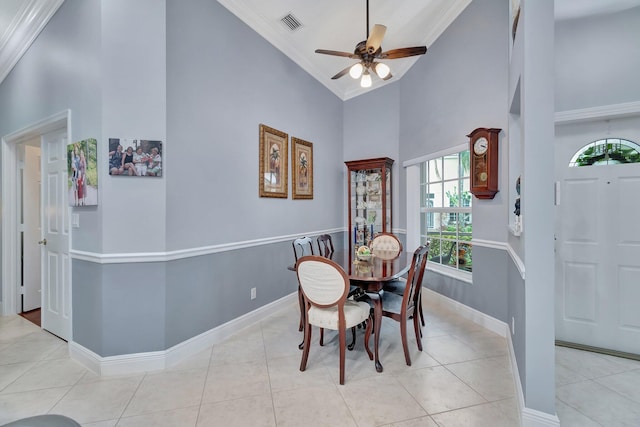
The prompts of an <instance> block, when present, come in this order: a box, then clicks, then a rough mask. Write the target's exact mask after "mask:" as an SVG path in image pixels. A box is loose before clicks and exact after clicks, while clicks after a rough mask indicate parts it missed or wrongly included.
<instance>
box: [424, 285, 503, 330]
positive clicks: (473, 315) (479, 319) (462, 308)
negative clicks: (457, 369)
mask: <svg viewBox="0 0 640 427" xmlns="http://www.w3.org/2000/svg"><path fill="white" fill-rule="evenodd" d="M422 294H423V295H424V296H425V297H426V298H430V299H431V300H434V301H436V302H437V303H438V304H442V305H446V306H447V307H448V308H449V309H450V310H451V311H454V312H456V313H457V314H459V315H460V316H462V317H464V318H465V319H469V320H471V321H472V322H474V323H477V324H478V325H480V326H482V327H483V328H485V329H488V330H490V331H491V332H493V333H496V334H498V335H500V336H501V337H505V338H506V337H507V336H508V335H509V326H507V324H506V323H504V322H502V321H500V320H498V319H496V318H493V317H491V316H488V315H486V314H484V313H482V312H480V311H478V310H476V309H474V308H471V307H469V306H466V305H464V304H462V303H460V302H458V301H455V300H453V299H451V298H449V297H446V296H444V295H442V294H439V293H438V292H436V291H433V290H431V289H428V288H425V287H423V288H422Z"/></svg>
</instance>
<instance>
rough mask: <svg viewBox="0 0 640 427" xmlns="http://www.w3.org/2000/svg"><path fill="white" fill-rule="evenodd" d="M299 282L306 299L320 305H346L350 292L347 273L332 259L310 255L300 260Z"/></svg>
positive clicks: (297, 271)
mask: <svg viewBox="0 0 640 427" xmlns="http://www.w3.org/2000/svg"><path fill="white" fill-rule="evenodd" d="M296 273H297V275H298V283H300V288H301V289H302V293H303V294H304V296H305V299H306V300H307V301H308V302H309V303H310V304H312V305H315V306H318V307H324V308H326V307H331V306H334V305H338V306H340V307H341V306H344V302H345V301H346V299H347V296H348V294H349V277H348V276H347V273H345V272H344V270H343V269H342V268H341V267H340V266H339V265H338V264H336V263H335V262H333V261H331V260H330V259H327V258H324V257H321V256H318V255H309V256H303V257H302V258H300V259H299V260H298V264H297V267H296Z"/></svg>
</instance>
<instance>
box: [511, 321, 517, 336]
mask: <svg viewBox="0 0 640 427" xmlns="http://www.w3.org/2000/svg"><path fill="white" fill-rule="evenodd" d="M515 334H516V318H515V317H512V318H511V335H515Z"/></svg>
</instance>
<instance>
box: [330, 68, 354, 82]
mask: <svg viewBox="0 0 640 427" xmlns="http://www.w3.org/2000/svg"><path fill="white" fill-rule="evenodd" d="M351 67H353V65H349V66H348V67H347V68H345V69H344V70H342V71H340V72H339V73H338V74H336V75H335V76H333V77H331V80H336V79H339V78H340V77H342V76H344V75H345V74H347V73H349V70H350V69H351Z"/></svg>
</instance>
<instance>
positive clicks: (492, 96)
mask: <svg viewBox="0 0 640 427" xmlns="http://www.w3.org/2000/svg"><path fill="white" fill-rule="evenodd" d="M507 26H508V7H506V2H496V1H488V0H476V1H473V2H472V3H471V4H470V5H469V6H467V8H466V9H465V10H464V11H463V12H462V14H461V15H460V16H459V17H458V19H456V20H455V21H454V22H453V24H452V25H451V26H450V27H449V28H448V29H447V30H446V31H445V32H444V33H443V34H442V35H441V36H440V37H439V38H438V40H436V42H435V43H434V44H433V45H432V46H429V47H428V51H427V54H426V55H425V56H424V57H423V58H421V59H420V60H419V61H418V62H417V63H416V64H415V65H414V66H413V67H412V68H411V70H409V72H408V73H407V74H406V75H405V76H404V77H403V79H402V80H401V82H400V88H401V90H400V100H401V103H400V157H401V158H400V160H401V161H405V160H410V159H413V158H417V157H420V156H424V155H426V154H430V153H434V152H438V151H441V150H444V149H446V148H448V147H451V146H455V145H460V144H466V143H468V141H469V138H467V137H466V135H467V134H468V133H470V132H471V131H472V130H474V129H475V128H477V127H496V128H502V129H505V130H503V132H501V134H500V139H501V142H500V150H501V151H500V153H501V156H500V192H498V194H497V195H496V197H495V198H494V199H493V200H479V199H476V198H474V199H473V229H474V233H473V238H474V239H482V240H490V241H494V242H504V241H505V240H506V229H507V227H506V224H507V221H508V206H507V200H508V197H507V194H506V193H507V188H508V186H507V181H506V179H507V173H506V161H505V159H507V158H508V157H507V154H508V147H507V144H506V141H505V139H506V127H507V115H506V111H507V64H508V39H507V38H506V37H505V28H506V27H507ZM502 252H504V251H502ZM473 257H474V263H473V267H474V271H473V284H472V285H470V284H467V283H464V282H460V281H457V280H452V279H449V278H446V277H444V276H441V275H439V274H436V273H432V274H429V275H428V277H427V280H426V282H425V284H426V285H427V286H428V287H429V288H432V289H435V290H437V291H438V292H440V293H442V294H444V295H447V296H449V297H451V298H453V299H455V300H457V301H460V302H463V303H464V304H466V305H468V306H470V307H473V308H475V309H476V310H479V311H481V312H483V313H486V314H489V315H491V316H494V317H496V318H497V319H500V320H502V321H506V320H507V319H506V306H505V305H506V295H507V294H506V287H507V281H506V280H507V278H506V275H504V274H500V273H498V275H497V276H496V274H495V273H496V272H499V271H501V270H500V268H496V265H498V266H505V268H506V262H507V260H506V258H505V256H504V254H500V251H496V250H494V249H489V248H484V247H480V246H475V247H474V249H473ZM505 271H506V270H505Z"/></svg>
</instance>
